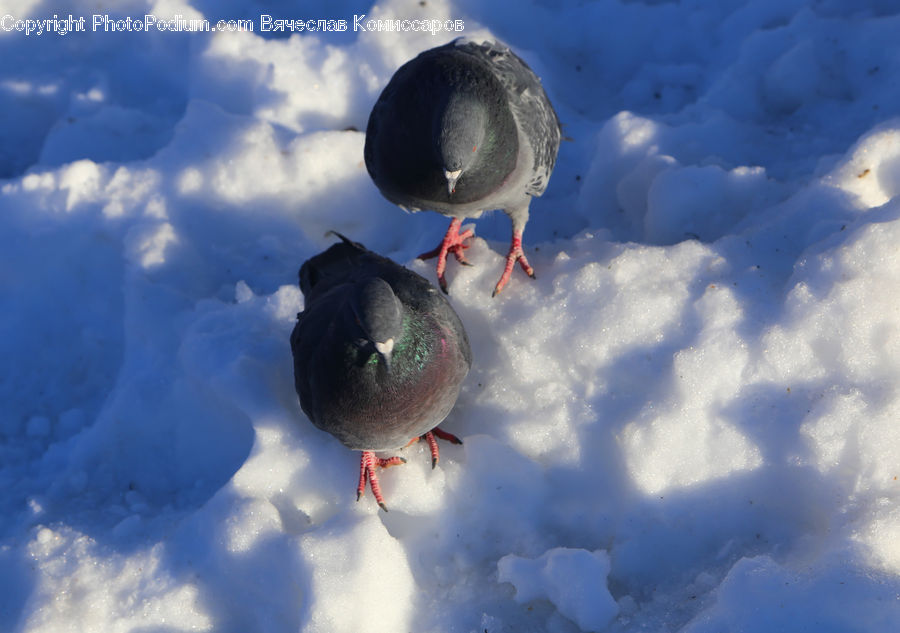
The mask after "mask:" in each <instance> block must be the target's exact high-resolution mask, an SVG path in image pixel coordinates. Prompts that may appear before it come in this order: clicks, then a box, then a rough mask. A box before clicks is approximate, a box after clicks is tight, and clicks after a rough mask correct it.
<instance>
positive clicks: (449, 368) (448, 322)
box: [291, 234, 472, 510]
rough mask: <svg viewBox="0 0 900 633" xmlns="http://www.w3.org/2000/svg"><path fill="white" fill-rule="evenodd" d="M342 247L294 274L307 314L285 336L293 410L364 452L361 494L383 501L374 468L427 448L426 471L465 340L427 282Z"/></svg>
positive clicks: (456, 383)
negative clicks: (409, 449) (419, 446)
mask: <svg viewBox="0 0 900 633" xmlns="http://www.w3.org/2000/svg"><path fill="white" fill-rule="evenodd" d="M337 235H338V237H340V238H341V242H339V243H337V244H334V245H333V246H331V247H330V248H328V249H327V250H326V251H324V252H322V253H320V254H318V255H316V256H315V257H312V258H311V259H309V260H308V261H307V262H305V263H304V264H303V266H302V267H301V268H300V289H301V290H302V291H303V296H304V299H305V307H304V310H303V312H301V313H300V314H298V315H297V325H296V326H294V331H293V332H292V333H291V351H292V352H293V356H294V384H295V387H296V389H297V395H299V396H300V406H301V407H302V408H303V411H304V413H306V415H307V417H309V419H310V420H311V421H312V423H313V424H315V425H316V426H317V427H319V428H320V429H322V430H323V431H328V432H329V433H331V434H332V435H334V436H335V437H336V438H337V439H339V440H340V441H341V442H343V443H344V445H346V446H347V447H348V448H351V449H353V450H358V451H362V452H363V453H362V459H361V462H360V473H359V487H358V488H357V495H356V498H357V500H359V498H360V497H361V496H362V494H363V493H364V491H365V487H366V482H367V481H368V482H369V483H370V484H371V487H372V493H373V494H374V495H375V499H376V501H378V505H380V506H381V507H382V508H383V509H384V510H387V507H386V506H385V504H384V498H383V497H382V495H381V489H380V486H379V484H378V477H377V475H376V468H377V467H379V466H380V467H387V466H393V465H396V464H400V463H403V462H404V461H405V460H404V459H402V458H400V457H391V458H387V459H379V458H378V457H376V456H375V451H392V450H395V449H398V448H402V447H404V446H407V445H408V444H411V443H412V442H414V441H415V440H417V439H419V438H422V439H425V440H426V441H427V442H428V444H429V447H430V449H431V456H432V468H433V467H434V465H435V464H436V463H437V461H438V447H437V441H436V440H435V437H439V438H441V439H446V440H449V441H452V442H455V443H461V442H460V440H459V439H458V438H456V437H455V436H453V435H451V434H450V433H447V432H445V431H442V430H441V429H438V428H436V427H437V425H438V424H440V423H441V422H442V421H443V420H444V418H446V417H447V414H448V413H450V409H452V408H453V405H454V403H455V402H456V398H457V396H458V395H459V389H460V386H461V385H462V381H463V379H464V378H465V376H466V374H467V373H468V371H469V367H470V366H471V364H472V353H471V350H470V349H469V340H468V338H467V337H466V332H465V330H464V329H463V326H462V322H461V321H460V320H459V317H458V316H457V315H456V312H454V311H453V308H452V307H451V306H450V302H449V301H447V299H446V298H445V297H444V296H443V295H442V294H441V293H439V292H438V291H437V289H436V288H435V287H434V286H433V285H431V284H430V283H429V282H428V281H427V280H426V279H424V278H423V277H421V276H420V275H417V274H416V273H414V272H411V271H409V270H407V269H406V268H403V267H402V266H399V265H397V264H396V263H394V262H393V261H391V260H390V259H387V258H386V257H382V256H380V255H377V254H375V253H373V252H372V251H369V250H367V249H366V248H365V247H364V246H363V245H362V244H359V243H357V242H352V241H350V240H349V239H347V238H346V237H344V236H343V235H340V234H337Z"/></svg>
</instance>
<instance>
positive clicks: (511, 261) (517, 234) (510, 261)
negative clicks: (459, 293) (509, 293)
mask: <svg viewBox="0 0 900 633" xmlns="http://www.w3.org/2000/svg"><path fill="white" fill-rule="evenodd" d="M516 261H518V262H519V265H520V266H521V267H522V270H524V271H525V274H526V275H528V276H529V277H531V278H532V279H535V276H534V268H532V267H531V265H530V264H529V263H528V259H527V258H526V257H525V253H524V252H523V251H522V231H520V230H515V229H513V234H512V241H511V242H510V245H509V253H507V255H506V267H505V268H504V269H503V274H502V275H501V276H500V281H498V282H497V285H496V286H495V287H494V292H493V294H492V295H491V296H492V297H496V296H497V294H498V293H499V292H500V291H501V290H503V286H505V285H506V282H507V281H509V278H510V276H511V275H512V270H513V266H515V264H516Z"/></svg>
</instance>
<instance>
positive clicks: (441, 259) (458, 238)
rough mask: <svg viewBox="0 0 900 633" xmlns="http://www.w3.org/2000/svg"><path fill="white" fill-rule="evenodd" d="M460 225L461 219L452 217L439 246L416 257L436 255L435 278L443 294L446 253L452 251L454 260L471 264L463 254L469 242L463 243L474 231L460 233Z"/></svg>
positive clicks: (468, 230)
mask: <svg viewBox="0 0 900 633" xmlns="http://www.w3.org/2000/svg"><path fill="white" fill-rule="evenodd" d="M460 226H462V220H460V219H459V218H453V220H451V221H450V226H449V228H447V233H446V234H445V235H444V239H443V240H442V241H441V244H440V246H438V247H437V248H435V249H434V250H431V251H428V252H427V253H422V254H421V255H419V257H418V259H431V258H432V257H437V258H438V261H437V278H438V285H440V287H441V290H443V291H444V294H447V280H446V279H445V278H444V270H445V269H446V267H447V254H448V253H453V255H454V256H455V257H456V261H458V262H459V263H460V264H463V265H464V266H471V264H470V263H469V262H468V260H467V259H466V256H465V252H464V251H465V250H466V249H467V248H469V246H470V245H469V244H465V243H464V242H465V240H467V239H469V238H470V237H472V236H473V235H475V231H473V230H472V229H466V230H465V231H463V232H462V233H460V232H459V227H460Z"/></svg>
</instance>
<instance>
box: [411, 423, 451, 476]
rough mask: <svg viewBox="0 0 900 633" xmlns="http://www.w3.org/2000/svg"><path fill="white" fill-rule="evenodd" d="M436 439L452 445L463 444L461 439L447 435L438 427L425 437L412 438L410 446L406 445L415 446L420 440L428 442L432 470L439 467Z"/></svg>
mask: <svg viewBox="0 0 900 633" xmlns="http://www.w3.org/2000/svg"><path fill="white" fill-rule="evenodd" d="M436 438H440V439H442V440H446V441H448V442H450V443H451V444H462V440H461V439H459V438H458V437H456V436H455V435H453V433H447V431H444V430H442V429H439V428H438V427H434V428H433V429H431V430H430V431H428V433H426V434H425V435H422V436H420V437H414V438H412V439H411V440H410V441H409V444H407V445H406V446H411V445H413V444H415V443H416V442H418V441H419V440H425V441H426V442H428V448H429V450H430V451H431V468H432V469H434V467H435V466H437V463H438V459H440V451H439V450H438V443H437V439H436ZM406 446H404V447H403V448H406Z"/></svg>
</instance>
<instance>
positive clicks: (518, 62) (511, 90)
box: [365, 38, 561, 296]
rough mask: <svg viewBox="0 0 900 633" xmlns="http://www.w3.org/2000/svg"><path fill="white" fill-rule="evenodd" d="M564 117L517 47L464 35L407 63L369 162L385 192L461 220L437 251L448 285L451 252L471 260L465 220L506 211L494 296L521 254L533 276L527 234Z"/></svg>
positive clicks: (372, 121) (391, 85) (376, 118)
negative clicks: (506, 238) (506, 243)
mask: <svg viewBox="0 0 900 633" xmlns="http://www.w3.org/2000/svg"><path fill="white" fill-rule="evenodd" d="M560 137H561V128H560V123H559V119H558V117H557V116H556V112H555V111H554V110H553V106H552V105H551V103H550V100H549V99H548V98H547V94H546V93H545V92H544V89H543V87H542V86H541V82H540V79H538V77H537V75H535V74H534V72H533V71H532V70H531V68H529V67H528V65H527V64H526V63H525V62H524V61H522V59H521V58H519V57H518V56H517V55H516V54H515V53H513V52H512V51H511V50H510V49H509V48H508V47H507V46H505V45H503V44H501V43H499V42H482V43H477V42H473V41H471V40H466V39H464V38H458V39H456V40H454V41H453V42H450V43H449V44H445V45H444V46H438V47H437V48H432V49H430V50H427V51H425V52H423V53H421V54H419V56H418V57H416V58H414V59H412V60H411V61H409V62H407V63H406V64H404V65H403V66H401V67H400V68H399V69H398V70H397V72H396V73H395V74H394V76H393V77H392V78H391V80H390V82H388V85H387V86H386V87H385V88H384V91H383V92H382V93H381V96H380V97H379V98H378V101H377V102H376V103H375V106H374V107H373V108H372V113H371V114H370V115H369V123H368V126H367V128H366V144H365V161H366V168H367V169H368V171H369V175H370V176H371V177H372V180H373V181H374V182H375V185H376V186H377V187H378V189H379V190H380V191H381V193H382V194H383V195H384V196H385V197H386V198H387V199H388V200H390V201H391V202H393V203H395V204H397V205H399V206H400V207H402V208H403V209H405V210H408V211H419V210H422V209H431V210H434V211H438V212H440V213H443V214H444V215H447V216H450V217H451V218H452V221H451V222H450V227H449V228H448V229H447V233H446V235H445V236H444V239H443V240H442V241H441V244H440V245H439V246H438V247H437V248H436V249H434V250H433V251H430V252H428V253H423V254H422V255H420V256H419V257H420V258H421V259H428V258H431V257H437V278H438V282H439V284H440V287H441V290H443V291H444V292H445V293H446V292H447V281H446V279H445V278H444V270H445V267H446V263H447V255H448V253H453V254H454V256H455V257H456V259H457V260H458V261H459V262H460V263H462V264H468V262H467V261H466V258H465V255H464V252H463V251H464V249H466V248H468V245H467V244H466V243H465V240H466V239H468V238H470V237H472V235H473V231H472V230H471V229H469V230H466V231H464V232H463V233H460V232H459V231H460V228H461V226H462V220H463V218H477V217H478V216H480V215H481V213H482V212H483V211H487V210H493V209H502V210H503V211H504V212H505V213H506V214H507V215H508V216H509V217H510V220H512V239H511V241H510V247H509V253H508V254H507V256H506V266H505V268H504V270H503V275H502V276H501V277H500V280H499V281H498V282H497V284H496V286H495V287H494V293H493V294H494V296H496V295H497V293H499V292H500V291H501V290H502V289H503V287H504V286H505V285H506V283H507V282H508V281H509V278H510V275H511V274H512V270H513V268H514V266H515V263H516V261H518V262H519V264H520V265H521V267H522V269H523V270H524V271H525V272H526V274H528V275H529V276H530V277H532V278H534V276H535V275H534V269H533V268H532V267H531V266H530V265H529V263H528V260H527V259H526V257H525V253H524V252H523V251H522V232H523V231H524V230H525V224H526V223H527V222H528V207H529V204H530V203H531V198H532V197H533V196H540V195H541V194H542V193H544V190H545V189H546V188H547V183H548V181H549V179H550V174H551V172H552V171H553V166H554V165H555V163H556V155H557V152H558V151H559V142H560Z"/></svg>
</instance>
